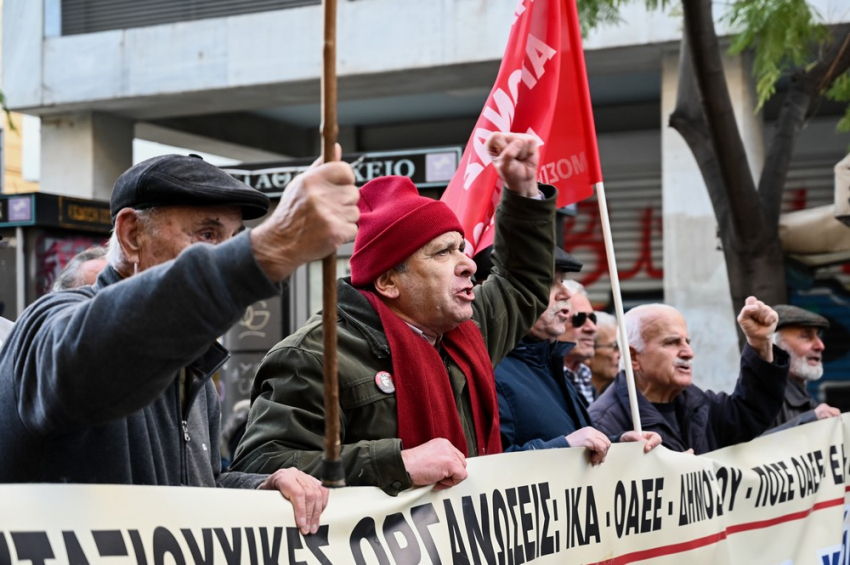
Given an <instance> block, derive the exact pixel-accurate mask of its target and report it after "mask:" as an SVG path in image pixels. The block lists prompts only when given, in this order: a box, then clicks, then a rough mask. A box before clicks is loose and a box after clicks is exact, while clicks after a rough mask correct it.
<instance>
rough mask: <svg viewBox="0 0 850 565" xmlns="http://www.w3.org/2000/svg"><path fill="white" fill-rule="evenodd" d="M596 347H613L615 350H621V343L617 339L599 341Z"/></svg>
mask: <svg viewBox="0 0 850 565" xmlns="http://www.w3.org/2000/svg"><path fill="white" fill-rule="evenodd" d="M594 347H596V349H613V350H614V351H620V344H619V343H617V342H616V341H614V342H612V343H597V344H596V345H595V346H594Z"/></svg>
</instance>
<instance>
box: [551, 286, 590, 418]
mask: <svg viewBox="0 0 850 565" xmlns="http://www.w3.org/2000/svg"><path fill="white" fill-rule="evenodd" d="M567 286H568V288H569V289H570V293H571V294H572V298H570V310H571V314H572V315H571V316H570V323H569V324H567V325H566V330H565V331H564V333H563V335H561V337H560V338H559V339H560V341H565V342H568V343H572V344H574V345H573V348H572V349H570V350H569V353H567V355H566V356H565V357H564V369H563V370H564V376H566V377H567V379H568V380H569V381H570V382H571V383H573V386H575V387H576V390H578V392H579V394H581V396H582V398H583V399H584V402H585V403H586V404H585V405H586V406H590V404H591V403H592V402H593V401H594V400H596V397H597V396H598V394H597V392H596V388H594V386H593V383H592V382H591V378H592V376H593V375H592V373H591V371H590V367H589V366H588V365H589V364H590V360H591V359H592V358H593V353H594V344H595V342H596V313H595V312H594V311H593V307H592V306H591V305H590V300H589V299H588V298H587V291H586V290H585V289H584V286H582V284H581V283H579V282H576V281H567Z"/></svg>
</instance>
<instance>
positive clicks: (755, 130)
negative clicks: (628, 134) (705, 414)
mask: <svg viewBox="0 0 850 565" xmlns="http://www.w3.org/2000/svg"><path fill="white" fill-rule="evenodd" d="M662 64H663V71H662V93H661V120H662V127H661V143H662V155H663V157H662V214H663V221H664V298H665V301H666V302H667V304H670V305H671V306H675V307H676V308H678V309H679V310H680V311H681V312H682V314H683V315H684V317H685V320H686V321H687V323H688V329H689V331H690V335H691V345H692V347H693V349H694V352H695V355H696V357H695V359H694V371H693V375H694V384H696V385H698V386H700V387H701V388H707V389H712V390H726V391H731V390H732V388H733V387H734V384H735V381H736V379H737V376H738V363H739V359H740V356H739V352H738V341H737V334H736V322H735V316H736V313H735V312H733V309H732V298H731V296H730V294H729V282H728V279H727V272H726V261H725V259H724V257H723V252H722V250H721V249H720V245H719V239H718V237H717V220H716V219H715V216H714V209H713V208H712V206H711V201H710V199H709V196H708V191H707V189H706V187H705V183H704V182H703V179H702V175H701V174H700V171H699V168H698V167H697V163H696V161H695V160H694V157H693V155H692V154H691V151H690V149H689V148H688V146H687V144H686V143H685V141H684V139H682V137H681V136H680V135H679V133H678V132H676V131H675V130H674V129H672V128H670V127H669V126H668V125H667V121H668V119H669V116H670V114H671V113H672V112H673V109H674V108H675V105H676V89H677V86H678V79H679V77H678V64H679V55H678V53H670V54H667V55H665V56H664V58H663V63H662ZM725 66H726V78H727V81H728V84H729V92H730V95H731V97H732V103H733V105H734V109H735V116H736V118H737V120H738V125H739V128H740V129H741V134H742V136H743V138H744V145H745V147H746V149H747V153H748V155H749V158H750V167H751V170H752V171H753V172H754V174H760V173H761V168H762V165H763V162H764V149H763V134H762V122H761V115H760V114H759V115H756V114H755V112H754V109H755V104H754V100H755V98H754V96H753V90H752V86H751V84H752V81H751V78H750V75H749V65H747V64H745V61H744V60H742V58H741V57H735V58H727V59H726V60H725ZM756 178H757V177H756Z"/></svg>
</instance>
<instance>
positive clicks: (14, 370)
mask: <svg viewBox="0 0 850 565" xmlns="http://www.w3.org/2000/svg"><path fill="white" fill-rule="evenodd" d="M357 200H358V195H357V189H356V187H355V186H354V175H353V173H352V171H351V168H350V167H349V166H348V165H346V164H343V163H329V164H325V165H321V166H317V167H315V168H313V169H311V170H310V171H308V172H306V173H305V174H304V175H302V176H300V177H298V178H297V179H295V180H294V181H293V182H292V184H290V186H289V187H288V188H287V189H286V191H285V192H284V194H283V197H282V200H281V203H280V205H279V206H278V207H277V209H276V210H275V212H274V213H273V214H272V215H271V216H270V217H269V218H268V219H267V220H266V221H264V222H263V223H262V224H261V225H260V226H258V227H257V228H255V229H253V230H245V229H244V227H243V225H242V221H243V220H246V219H253V218H258V217H260V216H263V215H264V214H265V213H266V211H267V209H268V206H269V200H268V198H267V197H266V196H265V195H263V194H262V193H260V192H258V191H256V190H254V189H252V188H250V187H248V186H246V185H244V184H242V183H241V182H238V181H236V180H235V179H233V178H232V177H230V176H229V175H227V174H225V173H224V172H223V171H221V170H220V169H218V168H217V167H214V166H213V165H210V164H209V163H206V162H204V161H203V160H202V159H201V158H199V157H195V156H189V157H184V156H178V155H167V156H161V157H154V158H153V159H149V160H147V161H144V162H142V163H139V164H138V165H135V166H134V167H132V168H130V169H129V170H128V171H126V172H125V173H124V174H122V175H121V176H120V177H119V178H118V180H117V182H116V183H115V187H114V189H113V193H112V202H111V212H112V221H113V226H114V230H113V234H112V239H111V241H110V244H109V266H107V267H106V268H105V269H104V270H103V272H101V274H100V275H99V277H98V279H97V282H96V283H95V284H94V285H93V286H84V287H81V288H78V289H74V290H66V291H61V292H55V293H51V294H48V295H46V296H44V297H42V298H41V299H39V300H38V301H36V302H35V303H34V304H32V305H31V306H30V307H29V308H27V310H26V311H24V313H23V314H22V315H21V317H20V318H19V319H18V321H17V323H16V324H15V326H14V329H13V330H12V333H11V335H10V336H9V341H8V343H6V345H5V347H4V348H3V350H2V352H0V428H1V429H2V433H0V453H2V454H3V457H2V459H0V482H6V483H9V482H63V483H110V484H144V485H175V486H179V485H185V486H209V487H213V486H224V487H235V488H261V489H274V490H278V491H279V492H280V493H281V494H282V495H283V496H284V497H287V498H289V499H291V500H292V501H293V503H294V505H295V515H296V522H297V524H298V526H299V527H300V528H301V531H302V532H304V533H309V532H311V531H312V532H315V531H316V530H317V528H318V520H319V514H320V512H321V511H322V509H323V508H324V505H325V504H326V503H327V491H325V490H324V489H322V487H321V486H319V485H318V483H317V481H316V480H315V479H313V478H312V477H309V476H308V475H305V474H303V473H300V472H298V471H295V470H294V469H290V470H287V471H281V472H276V473H273V474H271V475H270V476H261V475H248V474H245V473H220V463H221V460H220V454H219V427H220V422H219V414H220V409H219V402H218V394H217V392H216V389H215V387H214V385H213V383H212V380H211V377H212V374H213V373H214V372H215V371H216V370H217V369H218V368H219V367H220V366H221V365H222V363H224V361H225V360H226V359H227V357H228V354H227V352H226V351H225V350H224V349H223V348H222V347H221V346H220V345H218V344H217V343H216V341H215V340H216V338H217V337H218V336H220V335H221V334H223V333H224V332H225V331H227V329H228V328H230V327H231V326H232V325H233V324H234V323H235V322H236V321H237V320H238V319H239V318H240V316H242V314H243V312H244V310H245V308H247V307H248V306H249V305H251V304H252V303H254V302H257V301H258V300H262V299H265V298H269V297H271V296H273V295H275V294H277V293H279V286H278V285H277V284H276V283H278V282H279V281H282V280H283V279H284V278H286V277H287V276H288V275H289V274H290V273H292V272H293V271H294V270H295V269H296V268H297V267H298V266H299V265H301V264H303V263H306V262H308V261H311V260H314V259H317V258H320V257H323V256H325V255H327V254H328V253H330V252H332V251H334V250H335V249H336V248H337V247H338V246H339V245H340V244H342V243H344V242H345V241H347V240H350V239H351V238H353V237H354V235H355V232H356V223H355V222H356V220H357V218H358V216H359V211H358V209H357V205H356V204H357ZM210 244H211V245H210Z"/></svg>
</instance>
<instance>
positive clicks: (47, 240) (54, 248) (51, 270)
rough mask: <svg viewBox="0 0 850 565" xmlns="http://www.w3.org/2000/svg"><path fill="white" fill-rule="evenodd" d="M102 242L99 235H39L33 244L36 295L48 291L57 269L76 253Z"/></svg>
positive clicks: (57, 271)
mask: <svg viewBox="0 0 850 565" xmlns="http://www.w3.org/2000/svg"><path fill="white" fill-rule="evenodd" d="M104 243H105V242H104V240H103V239H102V238H99V237H89V236H81V235H77V236H69V237H55V236H52V235H48V234H41V235H39V236H38V238H37V239H36V244H35V277H36V278H35V292H36V295H37V297H40V296H44V295H45V294H47V293H48V292H50V289H51V287H53V282H54V281H55V280H56V276H57V275H58V274H59V271H61V270H62V268H63V267H64V266H65V265H67V264H68V261H70V260H71V259H73V258H74V256H75V255H76V254H77V253H80V252H81V251H85V250H86V249H88V248H89V247H94V246H96V245H103V244H104Z"/></svg>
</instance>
